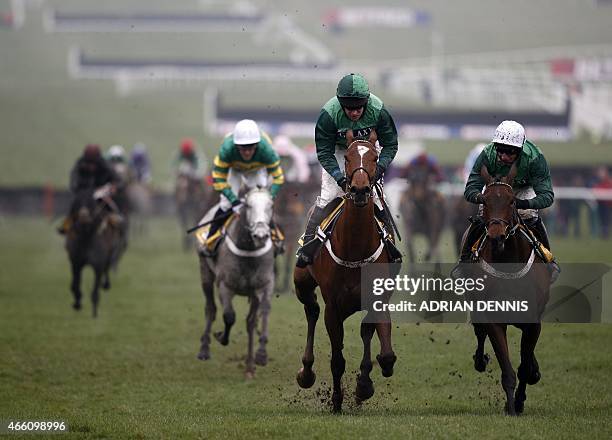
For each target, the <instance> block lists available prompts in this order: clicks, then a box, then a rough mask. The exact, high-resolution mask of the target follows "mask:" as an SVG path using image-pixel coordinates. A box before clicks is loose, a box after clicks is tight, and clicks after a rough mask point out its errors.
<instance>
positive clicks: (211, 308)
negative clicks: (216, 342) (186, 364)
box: [198, 257, 217, 361]
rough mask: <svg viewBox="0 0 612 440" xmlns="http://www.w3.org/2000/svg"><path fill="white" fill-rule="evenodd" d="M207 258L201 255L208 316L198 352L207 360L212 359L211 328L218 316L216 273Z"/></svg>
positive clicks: (201, 270) (205, 308)
mask: <svg viewBox="0 0 612 440" xmlns="http://www.w3.org/2000/svg"><path fill="white" fill-rule="evenodd" d="M205 260H206V258H204V257H200V278H201V280H202V291H203V292H204V299H205V301H206V306H205V307H204V315H205V318H206V325H205V327H204V333H202V337H201V338H200V343H201V344H200V352H199V353H198V359H200V360H203V361H205V360H207V359H210V330H211V328H212V323H213V322H214V320H215V318H216V317H217V305H216V304H215V295H214V288H213V285H214V275H213V273H212V271H211V270H210V268H209V267H208V265H207V263H206V261H205Z"/></svg>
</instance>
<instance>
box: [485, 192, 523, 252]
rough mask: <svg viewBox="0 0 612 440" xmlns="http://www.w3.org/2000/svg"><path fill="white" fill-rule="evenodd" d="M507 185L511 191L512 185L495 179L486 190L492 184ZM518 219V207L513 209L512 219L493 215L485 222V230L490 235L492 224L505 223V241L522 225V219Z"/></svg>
mask: <svg viewBox="0 0 612 440" xmlns="http://www.w3.org/2000/svg"><path fill="white" fill-rule="evenodd" d="M500 185H503V186H506V187H508V188H510V191H512V185H510V184H508V183H505V182H500V181H495V182H491V183H489V184H487V186H486V187H485V192H486V189H488V188H489V187H491V186H500ZM517 219H518V214H517V211H516V208H514V209H513V211H512V219H511V220H510V221H508V220H506V219H503V218H498V217H493V218H491V219H489V220H487V221H486V222H485V232H486V236H488V235H489V226H491V225H495V224H502V225H505V229H504V241H506V240H507V239H508V237H510V236H512V235H514V233H515V232H516V230H517V229H518V227H519V226H520V221H519V220H517Z"/></svg>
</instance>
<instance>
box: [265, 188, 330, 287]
mask: <svg viewBox="0 0 612 440" xmlns="http://www.w3.org/2000/svg"><path fill="white" fill-rule="evenodd" d="M315 185H316V183H315ZM319 186H320V185H317V187H316V189H315V187H314V185H313V182H306V183H300V182H285V184H284V185H283V188H282V189H281V190H280V191H279V193H278V195H277V196H276V199H275V202H274V217H275V220H276V223H277V224H278V226H280V227H281V229H282V231H283V233H284V234H285V253H284V255H283V256H282V257H280V256H279V258H276V259H275V260H274V267H275V273H276V283H275V291H277V292H288V291H289V282H290V280H291V269H292V268H293V266H294V265H295V245H296V243H297V239H298V238H299V237H300V235H301V234H302V232H303V231H304V218H305V217H307V216H306V206H308V205H311V204H312V203H313V201H314V199H316V195H315V196H313V194H315V191H317V190H318V189H319Z"/></svg>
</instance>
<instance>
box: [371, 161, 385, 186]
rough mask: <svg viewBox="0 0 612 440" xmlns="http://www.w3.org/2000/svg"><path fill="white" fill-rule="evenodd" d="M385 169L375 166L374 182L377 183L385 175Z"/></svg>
mask: <svg viewBox="0 0 612 440" xmlns="http://www.w3.org/2000/svg"><path fill="white" fill-rule="evenodd" d="M385 171H386V170H385V168H384V167H382V166H381V165H379V164H376V174H374V182H378V181H379V180H380V179H382V177H383V176H384V174H385Z"/></svg>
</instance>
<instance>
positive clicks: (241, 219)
mask: <svg viewBox="0 0 612 440" xmlns="http://www.w3.org/2000/svg"><path fill="white" fill-rule="evenodd" d="M228 235H229V236H230V238H231V239H232V241H233V242H234V243H235V244H236V246H238V247H239V248H240V249H243V250H249V249H255V243H254V242H253V238H252V237H251V233H250V232H249V225H248V223H247V218H246V214H244V213H243V214H241V215H239V216H238V219H237V221H233V222H232V224H231V225H230V227H229V231H228Z"/></svg>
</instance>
